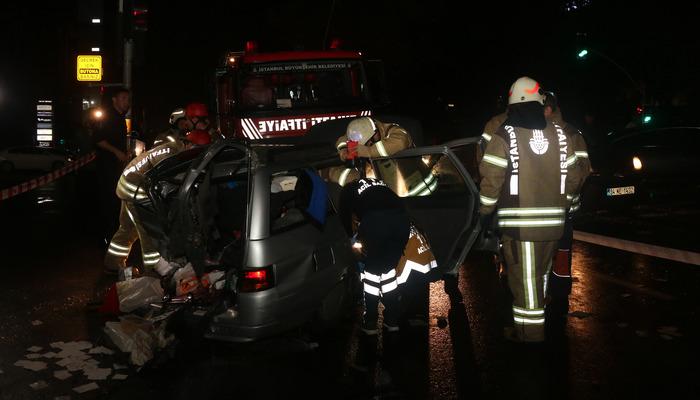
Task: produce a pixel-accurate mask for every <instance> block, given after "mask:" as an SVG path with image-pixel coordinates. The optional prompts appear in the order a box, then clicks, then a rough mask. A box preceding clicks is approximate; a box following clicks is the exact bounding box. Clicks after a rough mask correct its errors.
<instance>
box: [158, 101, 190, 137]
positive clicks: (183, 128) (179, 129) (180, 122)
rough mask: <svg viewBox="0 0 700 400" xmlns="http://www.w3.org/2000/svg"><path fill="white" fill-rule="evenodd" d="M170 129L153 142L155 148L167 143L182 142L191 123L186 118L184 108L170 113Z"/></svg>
mask: <svg viewBox="0 0 700 400" xmlns="http://www.w3.org/2000/svg"><path fill="white" fill-rule="evenodd" d="M168 123H169V124H170V127H169V128H168V130H167V131H165V132H162V133H159V134H158V136H156V138H155V139H154V140H153V147H155V146H160V145H161V144H163V143H165V142H168V141H169V142H174V141H176V140H182V139H183V138H184V137H185V134H186V133H187V132H188V131H189V130H190V129H189V122H188V121H187V118H186V117H185V109H184V108H176V109H175V110H173V112H172V113H170V118H169V119H168Z"/></svg>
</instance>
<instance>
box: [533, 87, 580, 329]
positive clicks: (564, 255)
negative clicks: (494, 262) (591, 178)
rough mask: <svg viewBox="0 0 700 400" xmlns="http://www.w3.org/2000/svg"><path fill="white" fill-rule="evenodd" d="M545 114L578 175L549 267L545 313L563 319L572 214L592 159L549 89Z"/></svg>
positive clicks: (566, 307) (568, 287) (566, 308)
mask: <svg viewBox="0 0 700 400" xmlns="http://www.w3.org/2000/svg"><path fill="white" fill-rule="evenodd" d="M544 116H545V118H546V119H547V121H550V122H552V123H553V124H557V125H559V126H560V127H561V128H562V129H563V130H564V133H565V134H566V135H567V136H568V138H569V141H570V146H572V147H573V150H574V153H575V154H576V168H577V169H578V175H579V177H580V184H579V187H578V188H576V190H575V191H574V192H573V196H574V197H573V200H572V204H571V207H570V208H569V210H568V212H567V213H566V222H565V224H564V234H563V236H562V237H561V239H559V246H558V250H557V251H556V253H555V256H554V260H553V262H552V271H551V273H550V275H549V280H548V282H547V295H548V296H547V297H548V304H547V317H548V318H550V317H551V318H552V319H554V320H557V321H558V322H563V321H564V319H563V318H564V317H565V316H566V315H567V314H568V312H569V294H570V293H571V254H572V253H571V247H572V244H573V240H574V228H573V223H572V215H573V214H574V213H575V212H576V211H577V210H578V209H579V208H580V205H581V202H580V194H581V189H582V186H583V183H584V182H585V180H586V178H587V177H588V175H590V173H591V163H590V161H589V159H588V147H587V146H586V141H585V140H584V138H583V135H582V134H581V132H580V131H579V130H578V129H576V127H574V126H573V125H571V124H569V123H567V122H566V121H564V119H563V118H562V116H561V111H560V109H559V107H558V104H557V98H556V96H555V95H554V93H552V92H547V93H546V97H545V101H544ZM550 322H553V321H550Z"/></svg>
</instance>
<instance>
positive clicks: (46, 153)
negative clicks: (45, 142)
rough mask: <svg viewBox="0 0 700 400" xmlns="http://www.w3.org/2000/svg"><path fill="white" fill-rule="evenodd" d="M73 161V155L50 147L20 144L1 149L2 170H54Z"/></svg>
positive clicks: (0, 169) (0, 161)
mask: <svg viewBox="0 0 700 400" xmlns="http://www.w3.org/2000/svg"><path fill="white" fill-rule="evenodd" d="M71 161H73V156H72V155H71V154H70V153H68V152H66V151H64V150H59V149H53V148H48V147H32V146H18V147H10V148H7V149H4V150H1V151H0V171H4V172H9V171H13V170H42V171H53V170H55V169H58V168H61V167H63V166H64V165H66V164H68V163H69V162H71Z"/></svg>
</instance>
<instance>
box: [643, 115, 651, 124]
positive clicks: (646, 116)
mask: <svg viewBox="0 0 700 400" xmlns="http://www.w3.org/2000/svg"><path fill="white" fill-rule="evenodd" d="M642 122H643V123H645V124H648V123H649V122H651V115H645V116H644V119H643V120H642Z"/></svg>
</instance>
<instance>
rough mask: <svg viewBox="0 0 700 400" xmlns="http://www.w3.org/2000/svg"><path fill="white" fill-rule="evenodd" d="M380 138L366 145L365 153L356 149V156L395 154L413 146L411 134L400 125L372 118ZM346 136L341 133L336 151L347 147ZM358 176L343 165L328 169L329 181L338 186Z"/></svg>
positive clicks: (373, 156)
mask: <svg viewBox="0 0 700 400" xmlns="http://www.w3.org/2000/svg"><path fill="white" fill-rule="evenodd" d="M373 121H374V124H375V126H376V127H377V130H378V131H379V135H380V137H381V140H379V141H378V142H376V143H373V144H370V145H369V146H366V148H367V153H366V154H363V153H362V150H358V156H360V157H367V158H378V157H387V156H390V155H392V154H396V153H398V152H399V151H401V150H405V149H408V148H410V147H413V139H412V138H411V135H409V133H408V132H407V131H406V130H405V129H403V128H402V127H401V126H399V125H397V124H392V123H386V124H385V123H383V122H380V121H377V120H376V119H375V120H373ZM347 140H348V138H347V136H346V135H343V136H341V137H339V138H338V140H337V141H336V142H335V147H336V148H337V149H338V152H340V151H341V150H343V149H345V148H346V147H347ZM359 178H360V174H359V173H358V172H357V171H356V170H354V169H352V168H345V167H333V168H330V169H329V171H328V179H329V180H330V181H331V182H336V183H337V184H339V185H340V186H345V184H347V183H348V182H352V181H355V180H357V179H359Z"/></svg>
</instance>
